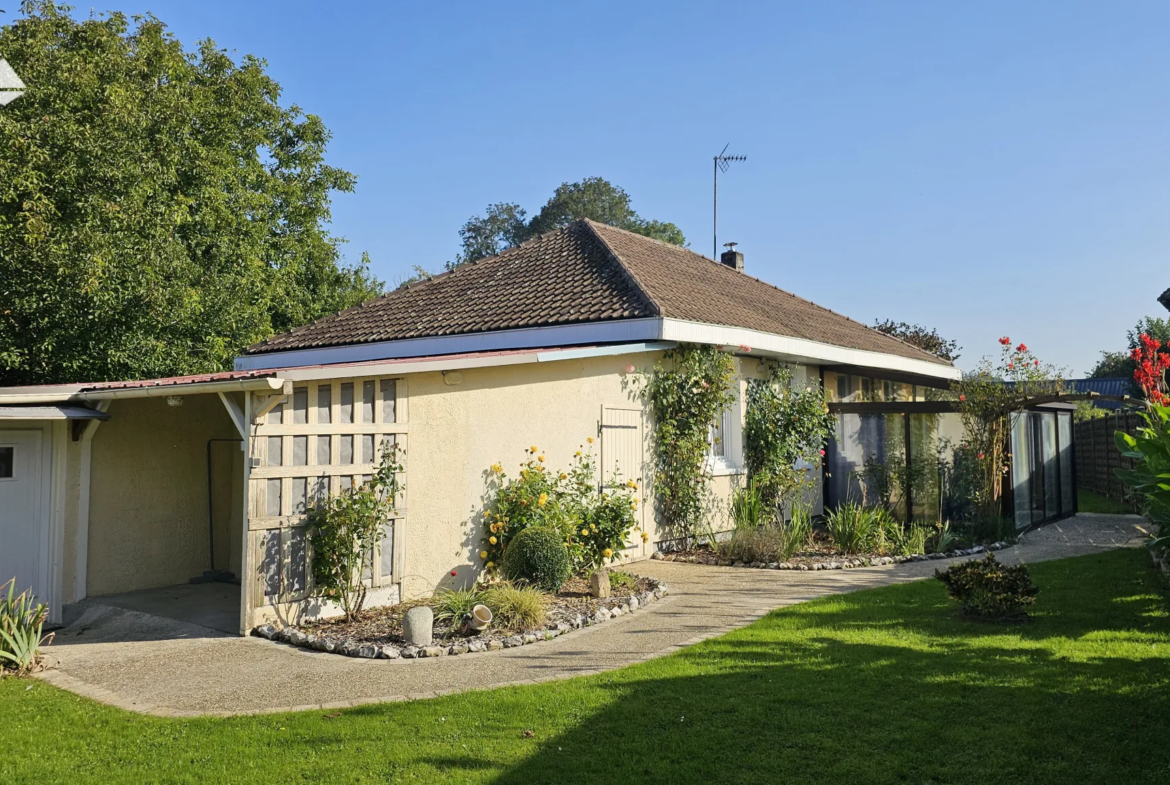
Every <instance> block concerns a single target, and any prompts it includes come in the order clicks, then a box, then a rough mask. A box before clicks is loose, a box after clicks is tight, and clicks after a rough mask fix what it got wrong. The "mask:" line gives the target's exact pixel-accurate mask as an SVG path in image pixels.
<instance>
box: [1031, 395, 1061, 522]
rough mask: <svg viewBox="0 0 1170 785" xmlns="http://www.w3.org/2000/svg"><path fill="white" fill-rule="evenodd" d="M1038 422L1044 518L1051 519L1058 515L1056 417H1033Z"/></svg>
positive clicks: (1045, 414)
mask: <svg viewBox="0 0 1170 785" xmlns="http://www.w3.org/2000/svg"><path fill="white" fill-rule="evenodd" d="M1035 416H1036V417H1037V418H1038V419H1039V421H1040V460H1041V461H1042V462H1043V473H1044V517H1045V518H1052V517H1054V516H1056V515H1057V514H1058V509H1057V499H1058V498H1059V488H1058V487H1057V479H1058V477H1057V463H1056V460H1057V455H1056V415H1055V414H1052V413H1050V412H1044V413H1041V414H1037V415H1035Z"/></svg>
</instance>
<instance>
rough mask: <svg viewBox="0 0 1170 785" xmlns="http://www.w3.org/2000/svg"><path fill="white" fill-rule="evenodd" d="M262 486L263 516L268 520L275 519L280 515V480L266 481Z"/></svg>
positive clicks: (275, 478) (276, 478)
mask: <svg viewBox="0 0 1170 785" xmlns="http://www.w3.org/2000/svg"><path fill="white" fill-rule="evenodd" d="M264 485H265V491H264V498H265V502H264V514H265V515H267V516H268V517H269V518H276V517H277V516H279V515H280V478H279V477H273V478H271V479H269V480H266V481H265V483H264Z"/></svg>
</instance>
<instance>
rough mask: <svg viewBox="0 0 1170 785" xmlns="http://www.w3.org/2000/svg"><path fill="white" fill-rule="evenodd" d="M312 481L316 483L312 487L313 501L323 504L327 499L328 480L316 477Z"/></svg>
mask: <svg viewBox="0 0 1170 785" xmlns="http://www.w3.org/2000/svg"><path fill="white" fill-rule="evenodd" d="M314 479H315V480H316V482H315V484H314V486H313V501H314V502H323V501H325V500H326V499H328V498H329V478H328V477H316V478H314Z"/></svg>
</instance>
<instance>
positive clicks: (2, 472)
mask: <svg viewBox="0 0 1170 785" xmlns="http://www.w3.org/2000/svg"><path fill="white" fill-rule="evenodd" d="M15 476H16V447H14V446H10V447H0V480H11V479H12V478H13V477H15Z"/></svg>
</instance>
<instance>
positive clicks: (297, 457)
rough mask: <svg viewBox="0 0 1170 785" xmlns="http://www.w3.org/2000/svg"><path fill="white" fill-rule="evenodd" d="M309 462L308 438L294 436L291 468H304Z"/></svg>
mask: <svg viewBox="0 0 1170 785" xmlns="http://www.w3.org/2000/svg"><path fill="white" fill-rule="evenodd" d="M308 462H309V437H308V436H294V437H293V456H292V465H293V466H305V465H307V464H308Z"/></svg>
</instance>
